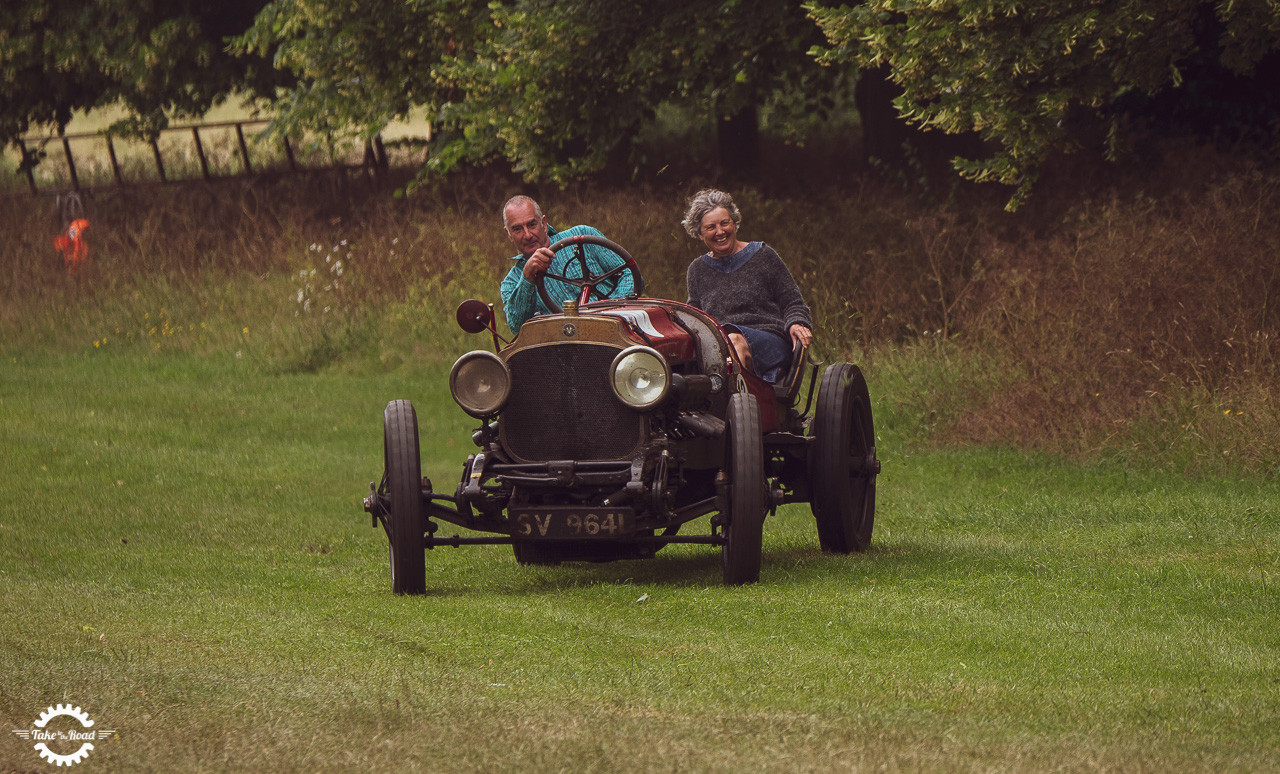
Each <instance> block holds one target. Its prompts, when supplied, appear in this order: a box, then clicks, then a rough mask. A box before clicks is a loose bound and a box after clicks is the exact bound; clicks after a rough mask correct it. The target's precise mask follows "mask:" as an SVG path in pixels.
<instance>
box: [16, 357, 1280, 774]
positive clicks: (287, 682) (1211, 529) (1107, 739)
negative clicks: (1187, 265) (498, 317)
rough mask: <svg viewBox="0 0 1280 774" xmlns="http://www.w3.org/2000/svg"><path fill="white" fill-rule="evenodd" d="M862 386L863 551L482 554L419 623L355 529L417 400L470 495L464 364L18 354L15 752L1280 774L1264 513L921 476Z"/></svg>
mask: <svg viewBox="0 0 1280 774" xmlns="http://www.w3.org/2000/svg"><path fill="white" fill-rule="evenodd" d="M870 375H871V377H872V386H871V388H872V395H873V401H874V402H875V403H876V404H877V408H878V410H879V411H880V417H881V422H880V433H881V439H880V443H881V446H880V448H881V456H882V458H883V460H884V473H883V475H882V476H881V477H880V483H879V495H880V499H879V512H878V518H877V528H876V533H875V536H874V538H873V546H872V550H871V551H870V552H868V553H867V554H865V555H859V556H848V557H841V556H827V555H824V554H822V553H821V552H820V551H819V550H818V545H817V537H816V533H815V530H814V526H813V522H812V517H811V516H810V515H809V513H808V511H807V509H805V508H803V507H788V508H785V509H783V510H781V511H780V512H779V513H778V514H777V515H775V516H773V517H771V518H770V519H769V520H768V522H767V523H766V532H765V555H764V568H763V572H762V578H761V583H760V584H758V585H755V586H751V587H744V588H725V587H722V586H721V585H720V569H719V556H718V554H716V553H715V552H714V551H711V550H709V549H707V548H705V547H691V546H690V547H681V546H675V547H671V548H668V549H666V550H664V551H663V552H662V553H660V554H659V556H658V558H657V559H655V560H652V561H648V562H640V563H615V564H606V565H566V566H562V567H557V568H526V567H520V566H518V565H517V564H516V563H515V561H514V559H513V557H512V556H511V553H510V550H509V549H507V548H505V547H483V548H473V549H462V550H453V549H439V550H436V551H434V552H432V553H430V554H428V557H427V577H428V581H427V584H428V589H429V593H428V595H427V596H425V597H421V598H402V597H396V596H394V595H392V594H391V593H390V590H389V585H390V582H389V578H388V573H387V553H386V540H385V538H384V537H383V535H382V532H381V531H380V530H375V529H372V528H371V527H370V525H369V521H368V517H367V516H366V515H365V514H363V513H362V512H361V510H360V507H359V503H360V498H361V496H362V495H363V494H364V493H365V492H366V491H367V486H368V481H369V480H370V479H374V478H376V477H377V476H378V475H379V473H380V466H381V460H380V444H381V410H382V407H383V406H384V405H385V403H386V402H387V401H388V400H390V399H393V398H408V399H411V400H413V401H414V403H415V405H416V406H417V407H418V416H419V421H420V423H421V433H422V440H423V451H424V467H425V468H426V470H425V472H426V474H427V475H429V476H430V477H431V478H432V479H433V481H436V482H438V487H439V484H440V483H445V484H446V485H447V484H448V483H451V482H452V481H453V480H454V479H455V477H456V476H457V475H459V473H460V464H461V461H462V459H463V458H464V456H465V454H466V453H467V450H468V448H469V447H470V442H469V440H468V435H469V430H470V426H469V420H467V418H466V417H465V416H463V415H462V413H461V411H459V410H457V409H456V407H455V406H453V404H452V402H451V400H450V399H449V397H448V394H447V389H446V381H447V380H446V370H445V366H442V365H427V366H422V367H419V368H411V367H409V366H404V365H402V366H399V367H395V368H389V369H354V368H352V369H341V368H338V369H334V368H329V369H322V370H320V371H319V372H317V373H285V372H281V371H279V370H278V369H276V370H273V369H266V368H263V367H261V366H260V365H259V364H257V363H256V362H255V361H254V360H253V359H252V358H251V357H248V356H245V357H239V358H238V357H236V356H235V354H234V353H233V352H232V351H230V350H229V349H228V350H225V351H211V352H199V353H186V354H183V353H173V354H166V353H164V352H162V353H160V354H158V355H157V354H148V352H147V349H145V348H143V347H136V348H133V349H126V350H123V351H120V352H113V351H108V350H104V349H103V348H100V347H99V348H93V347H90V346H88V344H85V345H83V346H82V347H80V348H79V349H74V350H73V349H70V348H67V349H64V350H62V351H46V350H38V351H25V350H23V349H22V348H21V347H17V346H12V342H10V346H9V347H7V348H6V350H5V357H4V361H3V362H0V445H2V448H3V454H2V456H3V459H4V473H5V474H4V476H3V477H0V503H3V506H0V675H3V678H2V679H0V727H3V728H4V729H26V728H30V727H31V723H32V721H33V719H34V718H36V717H37V716H38V715H39V713H40V712H41V711H43V710H44V709H45V708H46V707H48V706H50V705H54V704H60V703H72V704H75V705H78V706H81V707H83V708H84V709H85V711H86V712H88V713H89V714H90V715H91V716H92V717H93V718H94V719H95V720H96V721H97V722H98V727H99V728H111V729H115V730H116V731H117V732H118V733H117V735H116V737H115V738H111V739H107V740H103V741H99V742H98V743H97V746H96V749H94V750H93V751H92V753H91V754H90V755H89V757H88V759H87V761H86V762H85V763H83V764H81V766H80V768H79V769H77V770H81V769H82V770H84V771H88V772H93V771H103V772H107V771H111V772H140V771H155V772H171V771H280V772H291V771H299V772H301V771H370V770H398V771H424V772H426V771H432V772H434V771H533V772H544V771H546V772H551V771H574V772H603V771H627V772H670V771H708V772H719V771H725V772H728V771H778V772H796V771H855V772H862V771H867V772H870V771H888V772H898V771H901V772H906V771H918V770H930V771H945V772H976V771H1014V772H1020V771H1090V772H1092V771H1124V772H1147V771H1151V772H1169V771H1179V772H1184V771H1205V772H1221V771H1280V722H1278V718H1280V666H1278V665H1280V626H1278V625H1277V623H1276V621H1277V618H1278V614H1280V593H1278V592H1280V589H1278V588H1277V585H1278V584H1280V577H1278V576H1280V546H1278V545H1277V542H1278V540H1280V504H1278V502H1277V498H1276V496H1275V495H1276V490H1275V487H1274V484H1272V483H1270V482H1269V481H1268V480H1266V479H1264V478H1258V477H1251V478H1242V479H1234V480H1233V479H1219V478H1207V477H1202V478H1187V477H1184V476H1183V475H1181V474H1179V473H1171V472H1168V471H1161V470H1156V469H1144V468H1141V467H1135V466H1128V467H1124V468H1121V467H1111V466H1109V465H1107V464H1105V463H1101V462H1097V463H1093V464H1090V465H1074V464H1064V463H1063V462H1062V461H1061V460H1058V459H1055V458H1051V457H1041V456H1036V455H1031V454H1026V453H1022V452H1015V451H1009V450H1001V449H998V448H986V449H979V448H974V449H968V450H960V451H957V450H951V451H946V450H928V448H927V447H925V446H921V445H918V444H915V443H912V442H911V439H910V435H911V433H912V432H914V431H913V428H914V427H915V425H913V424H912V423H911V422H907V421H905V420H904V419H902V418H901V417H897V418H895V413H894V410H893V409H892V399H891V398H890V397H889V396H888V395H886V394H885V390H886V387H887V385H889V384H890V381H889V376H890V375H889V374H887V373H886V374H884V375H883V376H878V375H877V374H876V373H875V372H874V371H873V372H872V373H871V374H870ZM893 384H894V385H896V386H897V387H900V383H898V382H893ZM1153 467H1158V466H1153ZM31 747H32V744H31V742H27V741H23V740H22V739H20V738H19V737H18V736H16V735H13V734H9V733H5V734H4V737H3V738H0V771H3V772H33V771H45V770H49V768H50V767H49V764H46V763H45V762H44V761H42V760H41V759H40V758H39V757H37V754H36V753H35V752H34V751H33V750H32V749H31Z"/></svg>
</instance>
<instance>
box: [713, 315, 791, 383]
mask: <svg viewBox="0 0 1280 774" xmlns="http://www.w3.org/2000/svg"><path fill="white" fill-rule="evenodd" d="M724 329H725V330H727V331H737V332H738V333H741V334H742V337H743V338H745V339H746V340H747V345H748V346H749V347H751V359H752V360H753V361H754V365H755V371H756V374H757V375H758V376H759V377H760V378H761V379H764V380H765V381H766V382H769V383H770V384H772V383H774V382H776V381H778V375H779V372H780V371H781V370H782V369H783V368H784V367H786V366H788V365H790V364H791V341H790V340H789V339H784V338H782V337H781V336H778V335H777V334H776V333H769V332H767V331H761V330H756V329H755V328H748V327H747V326H745V325H726V326H724Z"/></svg>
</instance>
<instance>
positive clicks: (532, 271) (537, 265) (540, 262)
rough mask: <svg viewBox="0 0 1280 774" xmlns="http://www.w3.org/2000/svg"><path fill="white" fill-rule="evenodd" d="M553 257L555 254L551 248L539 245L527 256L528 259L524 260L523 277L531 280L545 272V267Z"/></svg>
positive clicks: (548, 265)
mask: <svg viewBox="0 0 1280 774" xmlns="http://www.w3.org/2000/svg"><path fill="white" fill-rule="evenodd" d="M555 257H556V254H555V253H553V252H551V250H549V249H547V248H545V247H539V248H538V249H537V250H535V251H534V252H533V255H531V256H529V259H528V260H527V261H525V262H524V278H525V279H527V280H529V281H530V282H533V280H534V278H535V277H537V276H538V275H539V274H545V273H546V272H547V269H548V268H550V267H551V259H552V258H555Z"/></svg>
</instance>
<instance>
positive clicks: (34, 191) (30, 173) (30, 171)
mask: <svg viewBox="0 0 1280 774" xmlns="http://www.w3.org/2000/svg"><path fill="white" fill-rule="evenodd" d="M18 146H19V147H21V148H22V166H24V167H26V168H27V185H28V186H30V187H31V195H32V196H39V195H40V188H39V187H38V186H36V173H35V165H34V164H28V163H27V162H28V161H29V160H30V159H28V158H27V156H28V155H29V154H30V151H28V150H27V141H26V140H24V139H22V138H21V137H19V138H18Z"/></svg>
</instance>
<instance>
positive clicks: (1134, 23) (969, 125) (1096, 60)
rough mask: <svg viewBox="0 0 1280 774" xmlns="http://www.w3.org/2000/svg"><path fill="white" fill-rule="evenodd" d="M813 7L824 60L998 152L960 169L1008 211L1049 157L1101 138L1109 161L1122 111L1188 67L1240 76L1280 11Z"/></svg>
mask: <svg viewBox="0 0 1280 774" xmlns="http://www.w3.org/2000/svg"><path fill="white" fill-rule="evenodd" d="M808 8H809V10H810V12H811V13H812V14H813V16H814V18H815V19H816V20H817V21H818V23H819V25H820V26H821V27H822V29H823V31H824V32H825V34H826V35H827V38H828V41H829V45H828V46H827V47H825V48H818V49H815V51H814V53H815V54H816V55H817V56H818V58H819V60H820V61H823V62H829V63H847V62H854V63H856V64H859V65H861V66H864V67H875V66H879V65H887V66H888V67H889V68H890V73H891V77H892V79H893V81H894V82H896V83H897V84H898V85H899V86H900V87H901V88H902V90H903V93H902V95H901V97H899V98H898V100H897V102H896V104H897V108H898V111H899V113H900V114H901V115H902V116H904V117H905V118H907V119H908V120H909V121H911V122H913V123H915V124H917V125H919V126H922V127H926V128H929V129H936V130H939V131H942V132H947V133H951V134H959V133H964V132H976V133H978V134H980V135H981V136H982V137H983V138H984V139H985V140H987V141H989V143H991V144H992V145H993V146H995V147H996V150H995V153H994V155H993V156H991V157H990V158H982V159H957V160H956V161H955V166H956V168H957V169H958V170H959V171H960V172H961V173H962V174H964V175H965V176H966V177H968V178H969V179H972V180H977V181H998V182H1000V183H1004V184H1007V185H1012V186H1016V188H1015V191H1014V195H1013V199H1012V201H1011V202H1010V207H1011V208H1012V207H1016V206H1017V204H1018V203H1019V202H1020V201H1021V200H1022V199H1023V198H1024V197H1025V196H1026V194H1027V193H1028V192H1029V191H1030V189H1031V187H1032V185H1033V184H1034V183H1035V181H1036V179H1037V177H1038V175H1039V173H1040V167H1041V164H1042V162H1043V161H1044V160H1045V159H1046V158H1047V157H1048V156H1049V155H1050V154H1051V153H1053V152H1057V151H1064V150H1066V151H1070V150H1074V149H1077V148H1079V147H1080V146H1082V145H1086V144H1089V143H1090V142H1091V137H1092V136H1099V137H1104V138H1105V139H1103V140H1102V144H1103V145H1104V148H1105V150H1104V152H1105V154H1106V155H1107V157H1108V158H1114V157H1115V156H1116V155H1117V153H1118V152H1119V151H1120V150H1121V149H1122V147H1123V145H1124V143H1125V140H1126V133H1125V129H1126V119H1127V118H1128V117H1129V115H1128V114H1127V112H1126V111H1125V110H1123V109H1122V108H1123V107H1124V106H1125V104H1126V100H1131V99H1132V98H1133V96H1135V95H1142V96H1147V97H1150V96H1155V95H1159V94H1161V93H1164V92H1168V91H1170V90H1174V89H1177V88H1178V87H1180V86H1181V85H1182V83H1183V76H1184V70H1185V69H1186V68H1187V67H1188V65H1189V63H1190V61H1191V60H1192V58H1193V57H1195V56H1201V55H1207V56H1210V57H1212V58H1213V59H1215V60H1218V62H1219V63H1220V64H1221V65H1222V66H1223V67H1226V68H1228V69H1229V70H1231V71H1232V72H1235V73H1239V74H1246V75H1248V74H1251V73H1252V72H1253V70H1254V68H1255V67H1256V66H1257V65H1258V64H1259V62H1260V61H1261V60H1262V59H1263V58H1264V57H1265V56H1266V55H1268V54H1271V53H1273V52H1275V51H1276V49H1277V47H1278V44H1280V3H1277V2H1276V1H1275V0H1215V1H1214V2H1206V1H1205V0H1134V1H1133V2H1125V3H1108V4H1100V3H1097V2H1094V1H1093V0H1066V1H1065V2H1054V3H1025V2H1019V1H1018V0H997V1H996V2H991V0H927V1H921V2H915V1H912V0H871V1H870V2H866V3H863V4H859V5H856V6H840V7H839V8H825V7H821V6H819V5H817V4H816V3H815V4H810V5H809V6H808ZM1219 30H1220V34H1218V35H1217V36H1216V37H1215V36H1214V35H1213V34H1212V33H1213V32H1215V31H1219Z"/></svg>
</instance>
